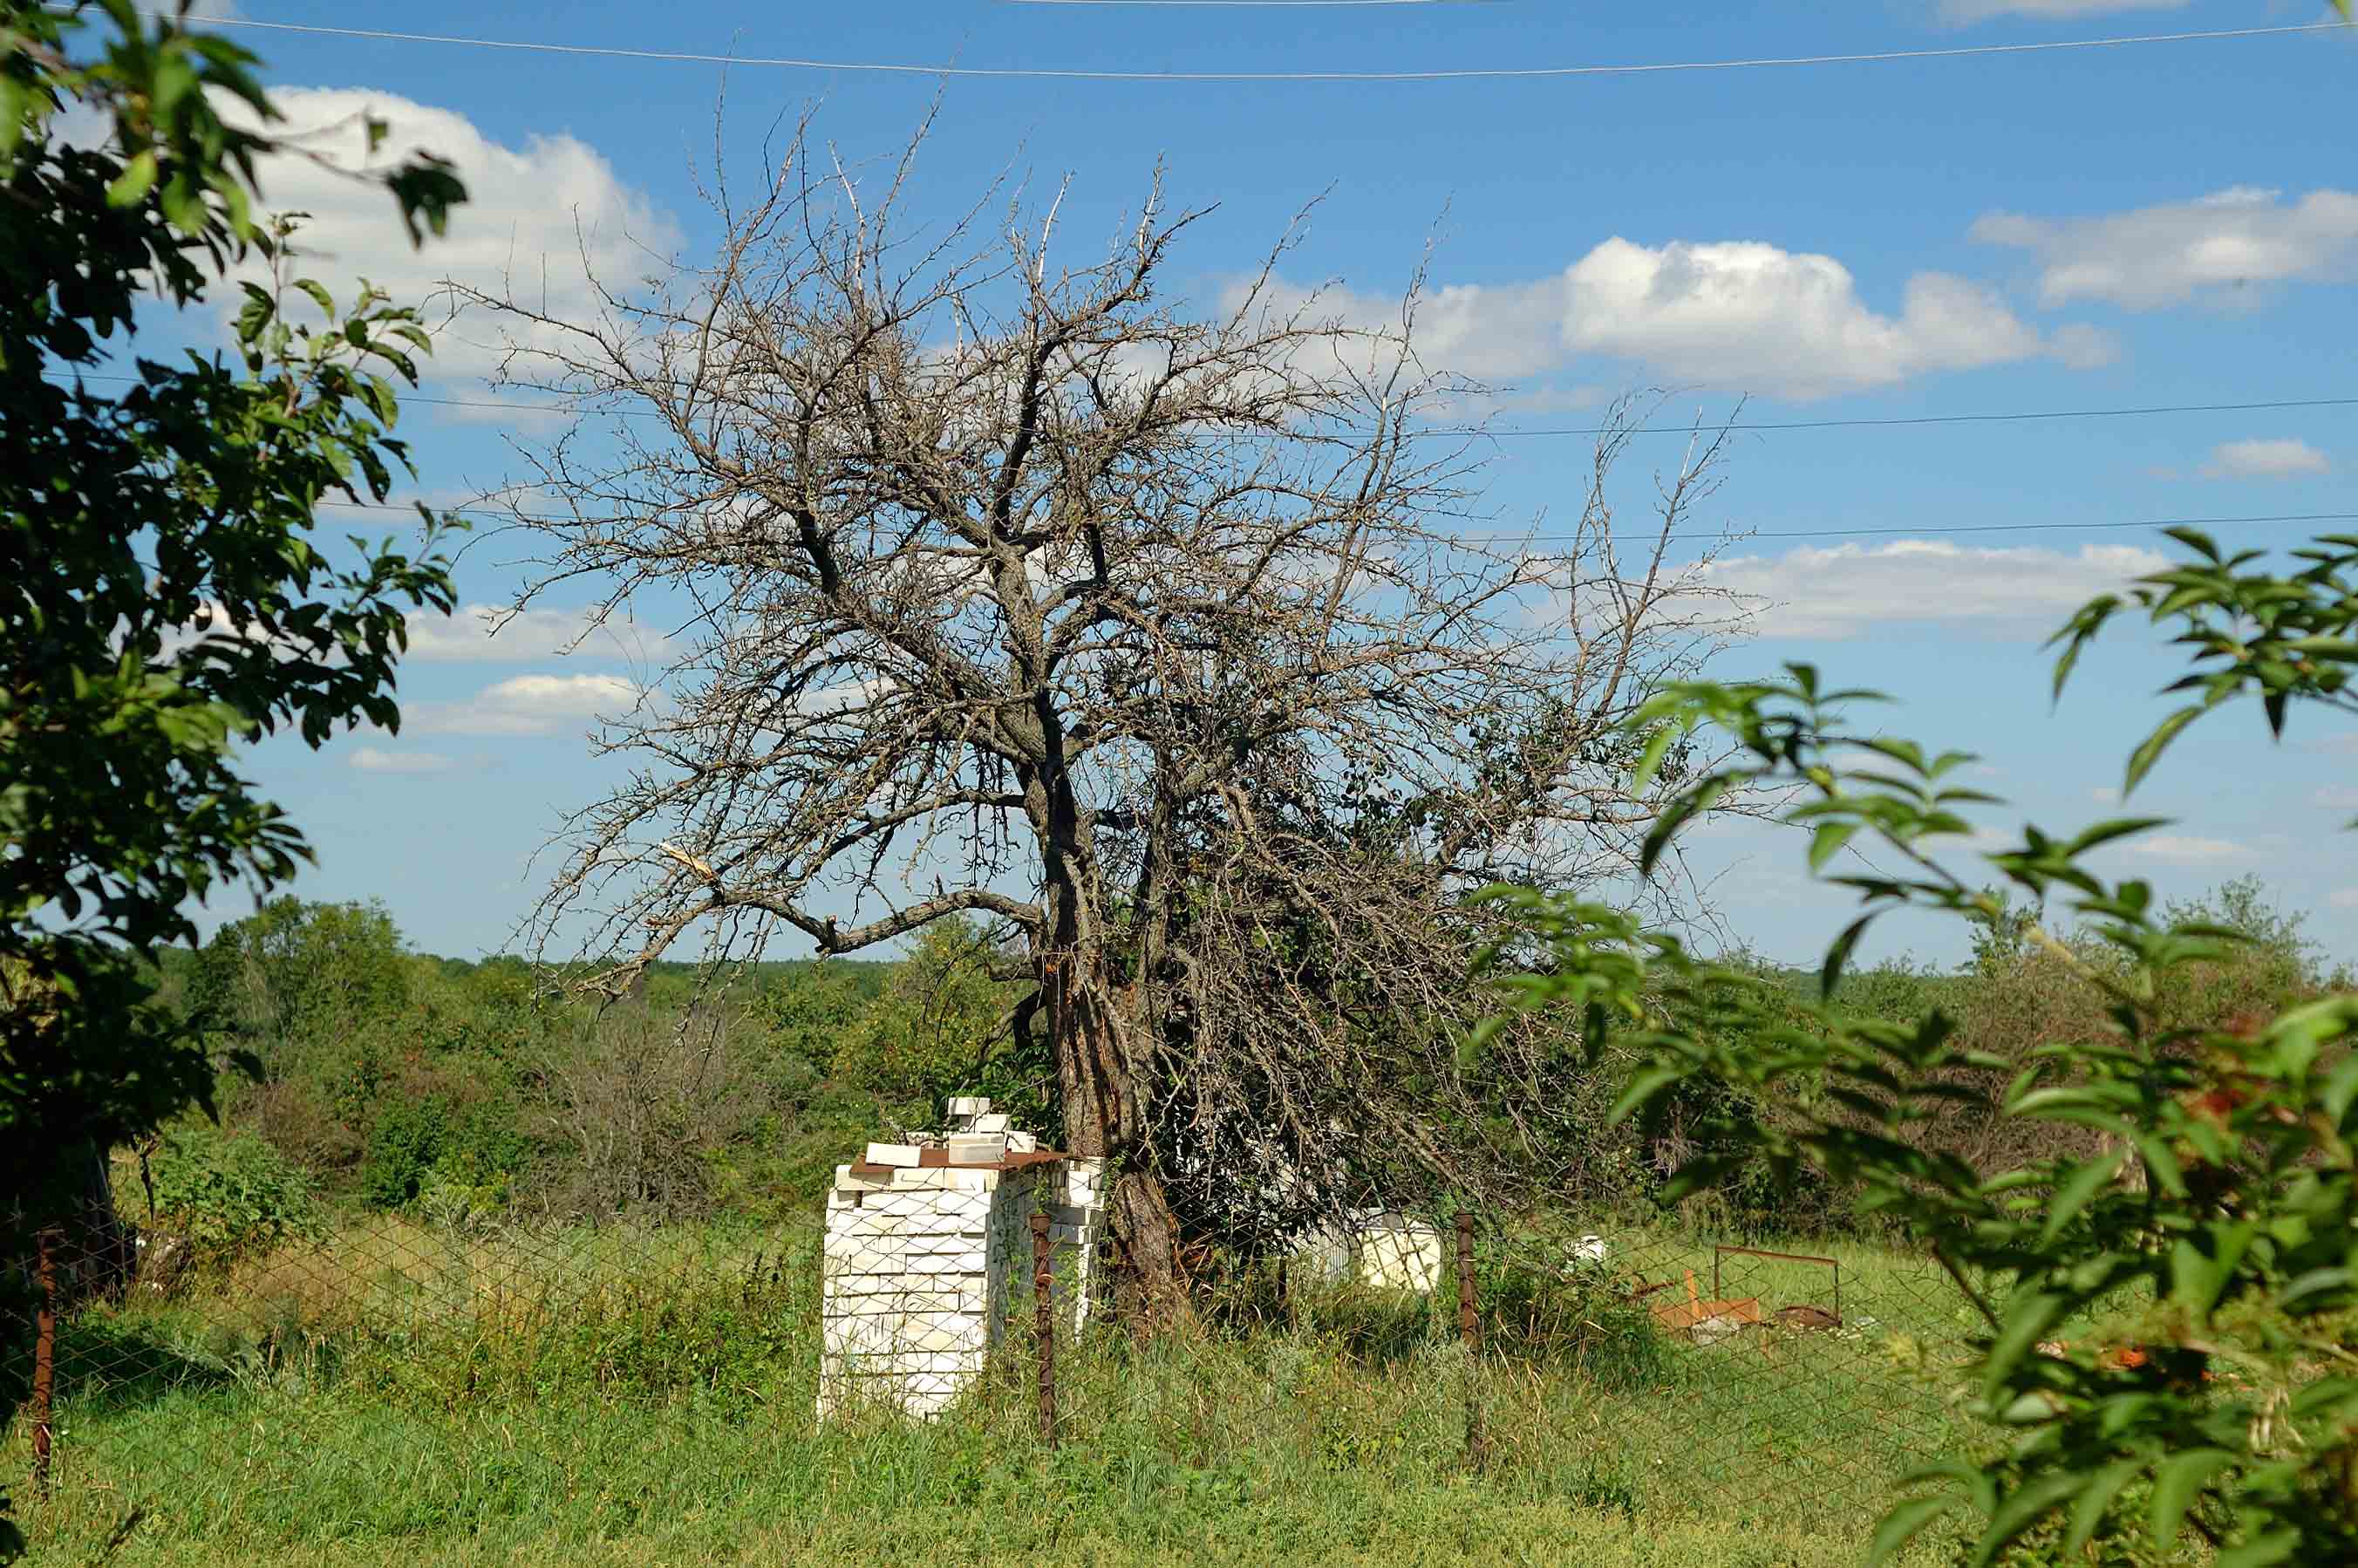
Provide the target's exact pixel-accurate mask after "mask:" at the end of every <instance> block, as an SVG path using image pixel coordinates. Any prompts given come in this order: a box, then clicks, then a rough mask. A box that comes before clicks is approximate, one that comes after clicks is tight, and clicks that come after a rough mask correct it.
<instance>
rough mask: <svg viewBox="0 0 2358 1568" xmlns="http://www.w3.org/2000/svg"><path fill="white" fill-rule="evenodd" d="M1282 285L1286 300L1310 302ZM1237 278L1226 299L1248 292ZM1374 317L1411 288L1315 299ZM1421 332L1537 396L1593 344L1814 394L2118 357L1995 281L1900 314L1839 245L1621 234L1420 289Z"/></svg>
mask: <svg viewBox="0 0 2358 1568" xmlns="http://www.w3.org/2000/svg"><path fill="white" fill-rule="evenodd" d="M1303 297H1304V296H1303V293H1302V292H1300V291H1293V290H1280V291H1279V292H1278V293H1277V295H1276V296H1275V297H1273V299H1272V300H1271V304H1272V305H1273V306H1274V307H1276V308H1290V307H1292V306H1293V305H1296V304H1299V303H1301V301H1302V299H1303ZM1237 300H1238V295H1237V293H1236V291H1234V290H1231V292H1230V295H1229V299H1228V302H1229V303H1230V304H1231V305H1233V304H1235V303H1237ZM1313 313H1314V315H1322V316H1325V317H1328V318H1331V319H1339V320H1341V321H1343V322H1346V323H1347V324H1349V325H1352V326H1356V327H1359V328H1362V329H1368V330H1380V329H1384V328H1390V327H1396V326H1397V323H1398V313H1399V302H1398V301H1397V300H1394V299H1390V298H1388V297H1381V296H1378V295H1373V294H1365V293H1358V292H1355V291H1352V290H1348V289H1332V290H1328V291H1325V292H1324V293H1322V294H1321V295H1320V296H1319V297H1318V298H1317V302H1316V306H1315V307H1314V311H1313ZM1413 343H1414V347H1415V350H1416V352H1417V356H1418V358H1419V359H1420V360H1421V361H1422V362H1423V363H1424V365H1425V367H1426V368H1427V369H1428V370H1432V371H1434V372H1437V373H1451V374H1457V375H1464V376H1468V377H1471V378H1473V379H1475V380H1476V381H1480V382H1484V383H1512V384H1520V385H1519V386H1518V389H1517V391H1516V392H1515V393H1511V394H1509V395H1508V396H1507V398H1506V399H1504V400H1503V401H1502V402H1501V403H1500V404H1499V405H1498V406H1500V407H1502V408H1514V407H1517V406H1518V402H1517V399H1518V398H1519V397H1520V398H1521V399H1522V400H1524V401H1525V402H1528V403H1530V404H1531V406H1534V407H1537V406H1550V405H1558V406H1582V405H1585V404H1587V403H1590V402H1593V401H1594V400H1595V397H1596V394H1595V391H1594V389H1593V388H1591V387H1590V386H1587V385H1585V384H1574V385H1572V386H1569V387H1557V386H1553V385H1541V386H1536V387H1535V386H1533V385H1531V383H1532V382H1534V381H1535V380H1538V379H1541V378H1546V377H1549V376H1552V375H1553V374H1555V373H1558V372H1561V371H1563V370H1564V369H1565V368H1566V367H1568V366H1569V365H1571V364H1572V363H1573V362H1574V361H1575V359H1576V358H1577V357H1578V356H1580V355H1584V354H1591V355H1594V354H1604V355H1612V356H1615V357H1617V358H1622V359H1629V360H1636V361H1639V362H1642V363H1643V364H1645V365H1646V366H1647V367H1648V368H1649V369H1650V370H1651V371H1653V372H1654V373H1657V374H1659V375H1660V376H1661V377H1662V378H1664V379H1666V380H1671V381H1677V382H1682V383H1685V384H1690V385H1693V386H1699V387H1711V388H1718V389H1725V390H1733V391H1743V392H1758V393H1764V394H1768V395H1774V396H1779V397H1792V398H1814V397H1826V396H1832V395H1836V394H1839V393H1845V392H1856V391H1862V390H1866V389H1868V388H1873V387H1881V386H1890V385H1893V384H1898V383H1899V382H1902V381H1906V380H1908V379H1909V378H1911V377H1914V376H1920V375H1929V374H1932V373H1937V372H1941V371H1956V370H1973V369H1977V368H1980V367H1982V366H1985V365H1994V364H2005V363H2009V362H2017V361H2022V360H2030V359H2038V358H2042V357H2044V358H2051V359H2054V360H2057V361H2059V362H2062V363H2064V364H2066V365H2069V366H2071V367H2072V368H2074V369H2087V368H2091V367H2093V366H2096V365H2101V364H2105V363H2109V362H2111V361H2112V360H2113V359H2114V358H2115V353H2116V350H2115V345H2114V343H2113V341H2112V339H2111V338H2110V337H2109V336H2107V335H2106V334H2104V333H2103V332H2101V331H2099V330H2096V329H2095V328H2093V327H2090V326H2087V325H2084V324H2079V323H2074V324H2069V325H2065V326H2062V327H2060V328H2058V329H2057V330H2055V331H2054V332H2053V333H2051V334H2048V335H2042V334H2041V333H2040V332H2039V330H2037V329H2036V328H2034V327H2032V326H2030V325H2028V324H2027V323H2026V322H2024V321H2023V320H2022V319H2020V318H2018V317H2017V316H2016V315H2015V314H2014V312H2013V311H2012V310H2010V309H2009V308H2007V307H2006V302H2005V301H2004V300H2002V299H2001V298H1999V297H1998V296H1997V295H1996V293H1994V292H1993V291H1991V290H1990V289H1988V288H1985V287H1983V286H1981V285H1979V284H1976V283H1974V282H1972V281H1970V280H1968V279H1965V278H1962V277H1957V276H1952V275H1950V274H1947V273H1936V272H1924V273H1918V274H1916V275H1915V276H1912V277H1910V278H1909V279H1908V280H1907V282H1906V284H1905V286H1904V287H1903V288H1902V291H1901V296H1900V307H1899V310H1898V314H1896V315H1889V314H1885V313H1883V312H1880V311H1877V310H1876V309H1874V308H1871V307H1870V306H1869V305H1868V304H1867V303H1866V300H1865V299H1864V298H1862V297H1861V296H1860V294H1859V290H1858V282H1857V279H1856V278H1855V277H1854V276H1852V274H1851V271H1850V269H1849V268H1848V267H1845V266H1844V265H1843V264H1842V263H1841V262H1839V261H1837V260H1836V259H1834V258H1833V256H1829V255H1817V254H1809V253H1805V252H1798V251H1788V250H1784V249H1781V248H1779V247H1778V246H1776V245H1772V244H1768V243H1762V242H1759V241H1753V240H1731V241H1717V242H1711V243H1688V242H1685V241H1673V242H1671V243H1666V244H1662V245H1643V244H1639V243H1633V242H1631V241H1629V240H1626V239H1620V238H1614V239H1610V240H1607V241H1606V242H1605V243H1602V244H1600V245H1597V246H1596V247H1595V249H1593V250H1591V251H1589V252H1588V254H1585V255H1584V256H1582V257H1581V258H1580V259H1579V260H1578V261H1576V262H1574V263H1573V264H1572V265H1570V266H1568V267H1566V268H1565V269H1564V270H1563V272H1562V273H1561V274H1559V275H1557V276H1553V277H1548V278H1541V279H1540V280H1538V281H1536V282H1527V283H1506V284H1480V285H1476V284H1452V285H1448V286H1445V287H1439V288H1436V289H1434V290H1433V291H1432V292H1431V293H1430V294H1428V295H1427V296H1426V297H1425V298H1424V299H1423V300H1422V302H1421V303H1420V306H1419V308H1418V313H1417V317H1416V322H1415V330H1414V337H1413Z"/></svg>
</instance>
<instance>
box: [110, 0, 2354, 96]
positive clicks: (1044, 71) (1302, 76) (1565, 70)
mask: <svg viewBox="0 0 2358 1568" xmlns="http://www.w3.org/2000/svg"><path fill="white" fill-rule="evenodd" d="M142 15H145V16H154V17H157V18H161V19H169V17H170V16H172V15H173V14H172V13H168V12H161V11H152V10H151V11H146V12H143V13H142ZM205 22H206V25H207V26H209V27H254V28H259V29H262V30H265V31H268V32H277V33H297V34H303V35H307V36H311V37H319V38H360V39H365V40H367V41H369V42H372V43H406V44H449V45H453V46H458V47H461V48H466V49H508V50H514V51H519V52H524V53H533V54H556V55H572V56H586V57H590V58H595V59H641V60H661V61H666V62H669V63H672V64H684V65H727V66H739V67H747V66H759V67H763V68H774V69H779V70H839V71H860V72H867V73H871V74H882V75H892V76H926V77H936V78H942V77H979V78H985V79H994V80H1023V81H1129V82H1145V81H1169V82H1228V83H1259V82H1315V81H1336V82H1382V81H1396V82H1421V81H1549V80H1560V79H1564V78H1571V77H1595V76H1652V75H1663V74H1667V73H1671V72H1680V71H1698V70H1765V69H1771V68H1775V67H1779V66H1805V65H1869V64H1884V63H1891V62H1897V61H1903V60H1932V59H1974V58H1979V57H1983V56H1996V55H2026V54H2051V53H2057V52H2061V51H2063V50H2081V49H2129V48H2135V47H2138V46H2142V45H2147V44H2180V43H2211V42H2219V41H2223V40H2226V39H2231V38H2286V37H2290V36H2292V35H2294V34H2299V33H2322V32H2330V31H2333V30H2335V29H2337V28H2341V27H2346V26H2348V24H2346V23H2342V22H2303V23H2297V24H2293V25H2289V26H2281V27H2217V28H2211V29H2208V30H2205V31H2200V32H2178V33H2138V34H2130V35H2124V36H2117V37H2114V38H2054V39H2048V40H2045V41H2043V42H2038V43H2022V44H1966V45H1959V46H1955V47H1952V48H1948V49H1876V50H1871V51H1867V52H1865V53H1859V54H1816V55H1785V56H1774V57H1760V58H1756V59H1694V60H1662V61H1650V62H1646V63H1641V64H1629V65H1547V66H1476V67H1468V68H1463V69H1457V70H1073V69H1064V68H1051V67H1043V66H971V65H909V64H901V63H896V62H890V61H881V60H834V59H805V58H801V57H796V56H788V55H772V56H762V55H731V54H704V53H694V52H689V51H686V50H675V49H626V48H622V47H621V46H617V45H606V44H568V43H552V42H547V41H545V40H538V39H524V38H467V37H462V36H459V35H456V34H449V33H406V32H395V31H392V30H390V29H387V28H380V27H327V26H322V25H319V24H316V23H309V22H265V21H261V20H258V19H256V18H254V17H250V16H218V17H207V18H205Z"/></svg>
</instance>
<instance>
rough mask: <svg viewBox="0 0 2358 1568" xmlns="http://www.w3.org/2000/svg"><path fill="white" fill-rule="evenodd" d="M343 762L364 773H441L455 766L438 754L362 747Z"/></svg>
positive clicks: (447, 758)
mask: <svg viewBox="0 0 2358 1568" xmlns="http://www.w3.org/2000/svg"><path fill="white" fill-rule="evenodd" d="M344 761H345V762H347V763H349V764H350V765H352V767H355V768H358V769H360V771H361V772H362V773H448V772H449V771H450V769H451V768H452V767H454V766H456V765H457V764H456V763H454V762H452V761H451V760H450V759H449V757H446V756H444V755H443V754H442V753H441V752H381V751H379V750H377V748H375V747H374V746H362V747H360V748H358V749H357V750H355V751H354V752H352V754H351V755H349V756H347V757H346V758H345V759H344Z"/></svg>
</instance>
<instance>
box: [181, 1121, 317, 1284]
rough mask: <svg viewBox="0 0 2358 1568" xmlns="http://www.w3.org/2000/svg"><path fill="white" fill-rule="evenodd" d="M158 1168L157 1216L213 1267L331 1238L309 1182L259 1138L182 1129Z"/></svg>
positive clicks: (202, 1128)
mask: <svg viewBox="0 0 2358 1568" xmlns="http://www.w3.org/2000/svg"><path fill="white" fill-rule="evenodd" d="M151 1166H152V1180H153V1182H154V1184H155V1190H156V1213H157V1217H158V1218H159V1219H161V1220H162V1221H163V1222H164V1224H165V1225H166V1226H168V1227H170V1228H171V1229H172V1230H174V1231H177V1232H178V1233H179V1234H180V1235H181V1236H183V1237H185V1238H187V1239H188V1242H189V1247H190V1249H192V1250H193V1252H194V1253H195V1255H196V1257H197V1258H198V1259H200V1260H202V1261H204V1262H206V1263H208V1264H211V1265H215V1266H220V1265H225V1264H228V1263H233V1262H235V1261H236V1260H239V1259H241V1258H249V1257H254V1256H257V1255H260V1254H262V1253H265V1252H268V1251H269V1250H270V1249H273V1248H275V1247H277V1246H280V1245H282V1244H283V1243H285V1242H287V1241H294V1240H317V1239H319V1238H320V1237H322V1236H324V1235H325V1233H326V1232H325V1229H324V1227H323V1225H322V1223H321V1214H320V1210H319V1201H318V1198H317V1196H316V1195H314V1193H313V1191H312V1187H311V1183H310V1180H309V1178H308V1177H307V1176H306V1175H305V1174H304V1173H303V1172H302V1171H301V1170H300V1169H299V1168H297V1166H296V1165H295V1164H294V1162H291V1161H289V1160H288V1159H287V1157H286V1156H285V1155H283V1154H281V1153H280V1152H278V1151H277V1150H276V1149H274V1148H272V1147H271V1146H270V1145H269V1144H267V1143H265V1142H264V1141H262V1140H261V1139H259V1138H255V1137H254V1136H252V1135H251V1134H247V1133H239V1132H223V1131H222V1130H219V1129H217V1128H214V1127H211V1126H210V1125H202V1124H200V1125H197V1126H192V1127H177V1128H174V1129H172V1130H170V1131H168V1132H166V1133H165V1134H164V1136H163V1139H162V1141H161V1144H160V1146H159V1147H158V1149H157V1152H156V1153H155V1155H154V1157H153V1159H152V1161H151Z"/></svg>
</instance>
